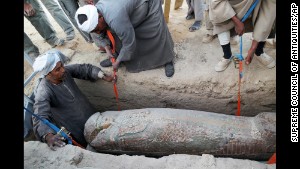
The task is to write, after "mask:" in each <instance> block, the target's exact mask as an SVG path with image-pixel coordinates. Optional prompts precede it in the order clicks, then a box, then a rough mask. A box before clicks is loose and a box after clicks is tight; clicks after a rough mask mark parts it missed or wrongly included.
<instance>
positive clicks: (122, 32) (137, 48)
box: [75, 0, 175, 77]
mask: <svg viewBox="0 0 300 169" xmlns="http://www.w3.org/2000/svg"><path fill="white" fill-rule="evenodd" d="M96 16H98V18H97V19H96V18H95V17H96ZM75 18H76V20H77V23H78V25H79V28H80V29H82V30H85V31H91V32H95V33H98V34H101V33H107V30H109V31H110V32H114V33H115V34H116V36H117V39H120V40H121V43H122V47H121V49H120V51H119V52H118V56H117V59H116V62H115V63H114V64H112V66H113V68H114V69H117V68H118V67H119V64H120V62H123V63H124V65H125V66H126V69H127V71H129V72H133V73H135V72H140V71H144V70H150V69H154V68H157V67H160V66H164V65H165V73H166V76H167V77H171V76H173V74H174V66H173V59H174V57H175V53H174V43H173V40H172V37H171V34H170V32H169V29H168V27H167V24H166V22H165V20H164V15H163V10H162V4H161V1H160V0H126V1H124V0H113V1H112V0H100V1H98V3H96V4H95V6H93V5H85V6H83V7H80V8H79V9H78V10H77V12H76V16H75ZM95 22H97V25H96V26H95ZM114 39H116V38H115V37H114ZM95 42H96V41H95ZM96 44H97V43H96Z"/></svg>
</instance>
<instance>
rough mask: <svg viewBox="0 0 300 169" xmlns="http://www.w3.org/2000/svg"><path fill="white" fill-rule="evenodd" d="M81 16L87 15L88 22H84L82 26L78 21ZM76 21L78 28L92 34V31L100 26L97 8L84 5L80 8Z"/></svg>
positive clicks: (76, 14)
mask: <svg viewBox="0 0 300 169" xmlns="http://www.w3.org/2000/svg"><path fill="white" fill-rule="evenodd" d="M79 14H85V15H86V16H87V20H86V21H84V22H83V23H82V24H80V23H79V21H78V15H79ZM75 20H76V22H77V25H78V27H79V28H80V29H81V30H83V31H85V32H87V33H90V32H91V31H92V30H94V29H95V28H96V26H97V24H98V11H97V8H96V7H95V6H94V5H84V6H82V7H79V8H78V10H77V11H76V13H75Z"/></svg>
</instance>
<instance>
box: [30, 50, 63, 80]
mask: <svg viewBox="0 0 300 169" xmlns="http://www.w3.org/2000/svg"><path fill="white" fill-rule="evenodd" d="M59 61H61V58H60V57H59V53H58V52H57V51H56V50H49V51H47V52H45V53H44V54H42V55H40V56H39V57H37V58H36V59H35V61H34V63H33V65H32V67H33V70H34V71H35V72H41V74H42V77H45V76H46V75H47V74H48V73H49V72H51V71H52V70H53V69H54V68H55V66H56V63H57V62H59Z"/></svg>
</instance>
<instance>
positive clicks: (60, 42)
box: [51, 38, 65, 48]
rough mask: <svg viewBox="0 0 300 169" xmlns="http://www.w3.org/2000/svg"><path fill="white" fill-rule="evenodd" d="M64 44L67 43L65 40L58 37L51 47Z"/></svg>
mask: <svg viewBox="0 0 300 169" xmlns="http://www.w3.org/2000/svg"><path fill="white" fill-rule="evenodd" d="M64 44H65V40H63V39H59V38H57V39H56V40H55V42H54V43H53V44H52V45H51V47H52V48H55V47H56V46H62V45H64Z"/></svg>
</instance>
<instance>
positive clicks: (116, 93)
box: [106, 30, 121, 111]
mask: <svg viewBox="0 0 300 169" xmlns="http://www.w3.org/2000/svg"><path fill="white" fill-rule="evenodd" d="M106 33H107V36H108V38H109V40H110V41H111V44H112V49H111V52H112V53H113V54H114V53H115V52H116V46H115V45H116V43H115V39H114V37H113V35H112V33H111V32H110V31H109V30H106ZM110 60H111V63H115V61H116V60H115V58H110ZM114 78H116V70H114ZM114 92H115V95H116V101H117V105H118V110H119V111H120V110H121V109H120V104H119V94H118V89H117V83H116V82H114Z"/></svg>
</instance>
